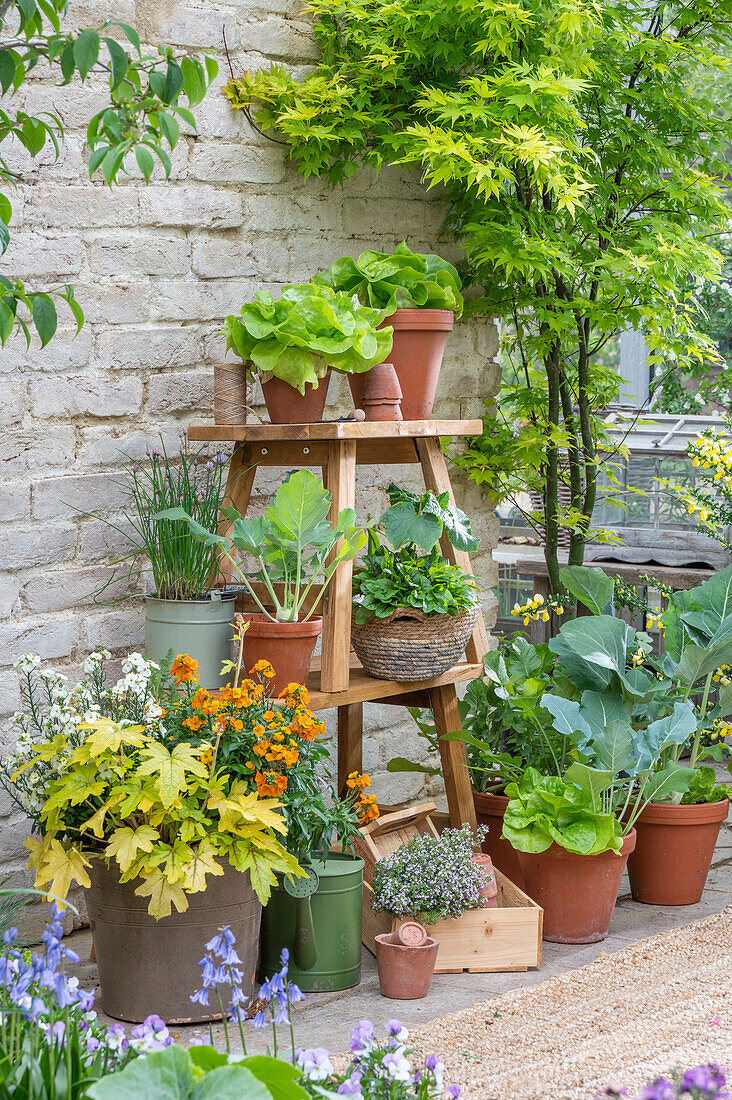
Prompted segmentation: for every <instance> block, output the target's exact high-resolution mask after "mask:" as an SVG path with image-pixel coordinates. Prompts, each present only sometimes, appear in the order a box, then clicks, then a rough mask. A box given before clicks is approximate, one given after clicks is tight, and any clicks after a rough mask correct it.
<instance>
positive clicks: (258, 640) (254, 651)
mask: <svg viewBox="0 0 732 1100" xmlns="http://www.w3.org/2000/svg"><path fill="white" fill-rule="evenodd" d="M244 620H245V621H247V620H248V621H249V628H248V630H247V632H246V633H245V635H244V658H243V667H244V669H245V670H246V669H250V668H253V667H254V665H255V664H256V663H257V661H269V663H270V664H271V665H272V668H273V669H274V670H275V677H274V679H273V680H270V681H269V684H268V691H270V692H272V693H273V694H274V695H279V694H280V692H281V691H284V689H285V688H286V687H287V685H288V684H292V683H295V684H304V683H305V681H306V680H307V677H308V672H309V670H310V662H311V661H312V659H313V651H314V649H315V645H316V643H317V641H318V638H319V637H320V634H321V631H322V629H323V620H322V619H309V620H308V622H306V623H276V622H272V620H271V619H268V618H267V616H266V615H261V614H260V615H245V616H244Z"/></svg>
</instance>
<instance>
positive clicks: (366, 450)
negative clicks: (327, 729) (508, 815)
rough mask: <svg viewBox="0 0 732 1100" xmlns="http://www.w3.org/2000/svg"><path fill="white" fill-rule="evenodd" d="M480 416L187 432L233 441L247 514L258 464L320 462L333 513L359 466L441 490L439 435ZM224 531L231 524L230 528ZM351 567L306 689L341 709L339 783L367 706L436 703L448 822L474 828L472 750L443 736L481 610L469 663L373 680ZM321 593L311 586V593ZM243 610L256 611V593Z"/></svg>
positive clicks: (466, 429) (446, 484)
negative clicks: (381, 468) (415, 470)
mask: <svg viewBox="0 0 732 1100" xmlns="http://www.w3.org/2000/svg"><path fill="white" fill-rule="evenodd" d="M481 430H482V425H481V422H480V421H479V420H414V421H402V422H398V423H393V422H389V423H375V422H371V423H367V422H364V421H335V422H330V423H329V422H323V423H316V424H242V425H216V426H204V425H195V426H192V427H190V428H189V429H188V438H189V439H190V440H192V441H199V442H219V443H223V442H233V443H234V444H235V447H234V453H233V455H232V458H231V461H230V464H229V476H228V484H227V498H228V500H229V501H230V502H231V503H232V504H233V506H234V507H235V508H236V509H237V510H238V511H239V512H240V514H241V515H244V514H245V513H246V510H247V507H248V504H249V498H250V495H251V491H252V486H253V484H254V479H255V477H256V472H257V469H258V467H259V466H284V467H286V468H289V469H293V468H299V467H303V466H320V467H321V468H322V471H323V483H324V485H325V486H326V488H327V489H328V490H329V491H330V492H331V494H332V506H331V516H332V517H334V516H336V515H337V514H338V513H339V512H340V511H341V509H342V508H354V507H355V500H356V467H357V466H360V465H393V464H395V463H402V462H410V463H419V464H420V465H421V467H422V473H423V476H424V481H425V485H426V487H427V488H428V489H432V491H433V492H434V493H444V492H445V491H447V492H449V493H450V496H451V499H452V488H451V486H450V477H449V474H448V471H447V464H446V462H445V458H444V455H443V453H442V449H441V447H440V436H468V435H479V434H480V432H481ZM224 529H225V527H224ZM441 549H442V553H443V555H444V556H445V558H446V559H447V560H448V561H449V562H451V563H452V564H454V565H458V566H460V568H461V569H463V570H465V571H467V572H469V571H470V560H469V557H468V555H467V553H465V552H464V551H462V550H456V549H455V548H454V547H453V546H452V545H451V543H450V542H449V541H448V540H447V538H444V537H443V540H442V544H441ZM352 575H353V563H352V562H343V563H342V564H341V565H340V566H339V568H338V569H337V571H336V573H335V575H334V577H333V579H332V580H331V583H330V586H329V588H328V591H327V592H326V595H325V598H324V601H323V609H322V615H323V641H322V657H321V662H320V669H319V670H314V671H313V672H311V674H310V677H309V679H308V684H307V687H308V692H309V694H310V703H311V707H312V709H313V710H316V711H317V710H328V709H330V708H331V707H337V708H338V789H339V791H341V792H343V791H344V790H345V783H346V778H347V776H348V774H349V772H352V771H361V770H362V740H363V704H364V703H365V702H377V703H392V704H394V705H396V706H423V707H431V708H432V710H433V713H434V717H435V726H436V730H437V733H438V735H439V736H440V738H441V740H440V757H441V761H442V771H443V775H444V778H445V788H446V791H447V802H448V809H449V813H450V822H451V824H453V825H459V824H462V823H463V822H466V821H467V822H469V823H470V824H471V825H472V826H473V828H475V824H476V821H475V810H474V807H473V799H472V794H471V790H470V777H469V775H468V769H467V760H466V754H465V746H464V744H463V743H462V742H460V741H444V740H442V737H443V735H444V734H446V733H451V732H453V731H455V730H458V729H460V713H459V710H458V700H457V692H456V690H455V684H456V683H458V682H460V681H462V680H473V679H475V678H476V677H477V676H480V675H482V673H483V657H484V655H485V653H486V650H487V649H488V636H487V634H486V629H485V624H484V622H483V617H482V615H479V616H478V620H477V623H476V626H475V630H474V632H473V635H472V637H471V639H470V641H469V642H468V646H467V649H466V653H465V660H463V661H460V663H459V664H457V665H455V667H454V668H452V669H450V670H449V671H448V672H445V673H444V674H443V675H442V676H438V677H437V678H436V679H434V680H426V681H420V682H418V683H407V684H404V683H397V682H396V681H393V680H377V679H374V678H373V677H371V676H368V675H367V674H366V673H365V672H364V670H363V668H361V667H360V665H358V662H357V661H356V659H355V657H354V656H353V655H352V654H351V582H352ZM311 592H313V594H314V589H312V590H311ZM242 610H244V611H254V610H256V607H255V604H254V602H253V601H252V600H251V597H249V596H246V597H245V598H244V600H243V607H242Z"/></svg>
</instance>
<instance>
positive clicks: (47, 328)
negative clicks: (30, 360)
mask: <svg viewBox="0 0 732 1100" xmlns="http://www.w3.org/2000/svg"><path fill="white" fill-rule="evenodd" d="M31 316H32V317H33V324H34V325H35V326H36V332H37V333H38V335H39V336H40V338H41V347H42V348H45V346H46V344H47V343H48V342H49V340H51V339H52V337H53V335H54V333H55V332H56V327H57V325H58V315H57V313H56V306H55V305H54V304H53V300H52V299H51V298H49V296H48V295H47V294H36V295H34V297H33V308H32V310H31Z"/></svg>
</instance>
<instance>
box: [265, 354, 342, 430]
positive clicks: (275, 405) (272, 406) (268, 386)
mask: <svg viewBox="0 0 732 1100" xmlns="http://www.w3.org/2000/svg"><path fill="white" fill-rule="evenodd" d="M330 374H331V371H330V367H329V368H328V371H327V373H326V374H325V375H324V376H323V378H321V379H320V382H319V384H318V385H317V386H311V385H310V383H309V382H307V383H306V384H305V393H304V394H302V393H300V391H299V390H298V389H295V387H294V386H291V385H290V384H289V382H283V381H282V379H281V378H274V377H273V378H270V380H269V382H263V383H262V393H263V394H264V401H265V404H266V406H267V412H268V413H269V418H270V420H271V421H272V423H273V424H317V423H318V421H319V420H322V419H323V411H324V409H325V402H326V400H327V398H328V386H329V385H330Z"/></svg>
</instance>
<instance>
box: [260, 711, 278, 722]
mask: <svg viewBox="0 0 732 1100" xmlns="http://www.w3.org/2000/svg"><path fill="white" fill-rule="evenodd" d="M274 716H275V712H274V711H273V710H265V712H264V714H263V715H262V718H263V719H264V721H265V722H271V721H272V719H273V718H274Z"/></svg>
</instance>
